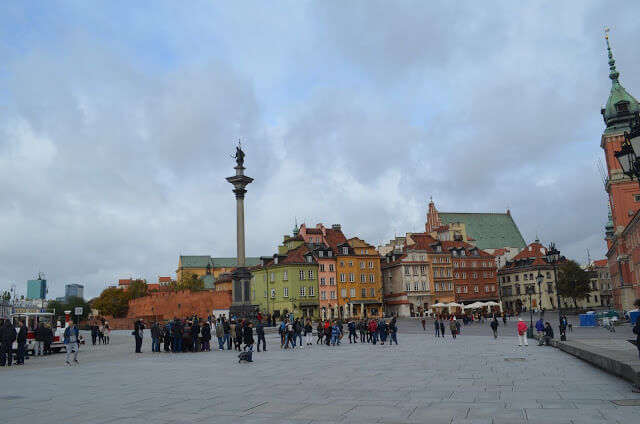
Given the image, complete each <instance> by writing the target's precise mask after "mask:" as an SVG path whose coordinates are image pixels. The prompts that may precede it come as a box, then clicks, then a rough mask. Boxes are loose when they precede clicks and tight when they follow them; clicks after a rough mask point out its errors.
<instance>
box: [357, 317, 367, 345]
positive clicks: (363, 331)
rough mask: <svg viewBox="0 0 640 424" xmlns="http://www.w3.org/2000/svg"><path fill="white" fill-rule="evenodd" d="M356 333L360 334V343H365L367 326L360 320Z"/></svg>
mask: <svg viewBox="0 0 640 424" xmlns="http://www.w3.org/2000/svg"><path fill="white" fill-rule="evenodd" d="M358 331H359V332H360V343H365V340H366V337H367V325H366V324H365V322H364V320H362V319H361V320H359V321H358Z"/></svg>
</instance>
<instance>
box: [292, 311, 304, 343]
mask: <svg viewBox="0 0 640 424" xmlns="http://www.w3.org/2000/svg"><path fill="white" fill-rule="evenodd" d="M293 332H294V334H293V340H294V344H295V342H296V341H298V342H299V344H300V349H302V348H303V346H302V323H301V322H300V318H296V321H295V323H294V325H293Z"/></svg>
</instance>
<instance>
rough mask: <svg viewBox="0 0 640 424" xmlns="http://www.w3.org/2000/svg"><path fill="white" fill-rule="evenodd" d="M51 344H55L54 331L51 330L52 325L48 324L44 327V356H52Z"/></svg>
mask: <svg viewBox="0 0 640 424" xmlns="http://www.w3.org/2000/svg"><path fill="white" fill-rule="evenodd" d="M51 343H53V330H52V329H51V324H50V323H47V324H46V325H45V326H44V354H45V355H51V354H52V353H53V351H52V350H51Z"/></svg>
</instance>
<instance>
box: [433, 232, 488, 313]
mask: <svg viewBox="0 0 640 424" xmlns="http://www.w3.org/2000/svg"><path fill="white" fill-rule="evenodd" d="M442 244H443V247H444V248H445V249H446V250H448V251H449V252H450V253H451V261H452V267H453V285H454V288H455V299H456V302H457V303H461V304H465V305H466V304H470V303H474V302H487V301H494V302H498V301H499V300H500V293H499V290H498V280H497V278H498V275H497V272H496V263H495V258H494V257H493V255H490V254H489V253H487V252H485V251H484V250H482V249H478V248H477V247H475V246H472V245H470V244H469V243H465V242H464V241H445V242H442Z"/></svg>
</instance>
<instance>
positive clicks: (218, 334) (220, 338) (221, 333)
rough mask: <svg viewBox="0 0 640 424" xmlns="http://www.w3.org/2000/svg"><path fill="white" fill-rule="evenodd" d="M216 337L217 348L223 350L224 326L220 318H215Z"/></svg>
mask: <svg viewBox="0 0 640 424" xmlns="http://www.w3.org/2000/svg"><path fill="white" fill-rule="evenodd" d="M216 337H217V338H218V350H224V326H223V325H222V323H221V322H220V318H218V319H217V320H216Z"/></svg>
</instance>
